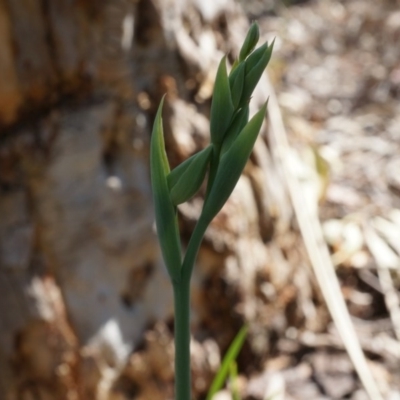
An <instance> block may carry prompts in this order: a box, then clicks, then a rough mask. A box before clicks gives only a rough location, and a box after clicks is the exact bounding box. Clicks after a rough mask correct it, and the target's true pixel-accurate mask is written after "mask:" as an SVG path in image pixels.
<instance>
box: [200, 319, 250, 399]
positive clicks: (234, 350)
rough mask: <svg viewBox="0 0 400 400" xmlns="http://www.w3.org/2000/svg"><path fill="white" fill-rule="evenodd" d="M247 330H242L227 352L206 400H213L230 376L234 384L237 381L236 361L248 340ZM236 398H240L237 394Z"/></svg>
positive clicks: (245, 328)
mask: <svg viewBox="0 0 400 400" xmlns="http://www.w3.org/2000/svg"><path fill="white" fill-rule="evenodd" d="M247 330H248V329H247V326H244V327H243V328H242V329H240V331H239V332H238V334H237V335H236V337H235V339H234V340H233V342H232V343H231V345H230V346H229V349H228V351H227V352H226V354H225V357H224V359H223V360H222V363H221V366H220V368H219V370H218V372H217V375H215V378H214V380H213V382H212V384H211V387H210V390H209V391H208V394H207V398H206V400H212V398H213V396H214V394H215V393H217V392H218V391H219V390H220V389H222V387H223V386H224V383H225V380H226V378H227V376H228V374H230V376H231V382H232V383H233V382H235V381H236V376H237V370H236V363H235V360H236V358H237V356H238V355H239V352H240V350H241V348H242V346H243V343H244V341H245V339H246V336H247ZM233 392H235V388H233ZM236 397H238V394H237V393H236Z"/></svg>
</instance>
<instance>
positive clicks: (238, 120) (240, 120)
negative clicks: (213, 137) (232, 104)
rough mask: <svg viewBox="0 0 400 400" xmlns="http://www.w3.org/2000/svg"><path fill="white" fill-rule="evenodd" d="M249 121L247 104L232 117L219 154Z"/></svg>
mask: <svg viewBox="0 0 400 400" xmlns="http://www.w3.org/2000/svg"><path fill="white" fill-rule="evenodd" d="M248 122H249V106H248V105H247V106H244V107H243V108H241V109H240V110H239V111H238V112H237V113H236V115H235V117H234V118H233V121H232V124H231V126H230V127H229V129H228V132H227V133H226V135H225V138H224V142H223V143H222V149H221V154H222V155H223V154H224V153H225V152H226V151H227V150H228V149H229V148H230V147H231V145H232V143H233V142H234V141H235V139H236V138H237V136H238V135H239V133H240V132H241V131H242V129H243V128H244V127H245V126H246V124H247V123H248Z"/></svg>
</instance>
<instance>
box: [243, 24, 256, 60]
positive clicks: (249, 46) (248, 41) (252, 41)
mask: <svg viewBox="0 0 400 400" xmlns="http://www.w3.org/2000/svg"><path fill="white" fill-rule="evenodd" d="M259 39H260V29H259V27H258V24H257V22H253V23H252V24H251V26H250V28H249V30H248V32H247V35H246V38H245V40H244V42H243V45H242V48H241V49H240V54H239V61H243V60H244V59H245V58H246V57H247V56H248V55H249V54H250V53H251V52H252V51H253V50H254V48H255V47H256V45H257V42H258V40H259Z"/></svg>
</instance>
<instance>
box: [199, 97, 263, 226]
mask: <svg viewBox="0 0 400 400" xmlns="http://www.w3.org/2000/svg"><path fill="white" fill-rule="evenodd" d="M266 108H267V103H265V105H264V106H263V107H262V108H261V110H260V111H259V112H258V113H257V114H256V115H255V116H254V117H253V118H252V119H251V120H250V121H249V122H248V124H247V125H246V126H245V127H244V128H243V129H242V131H241V132H240V133H239V135H238V137H237V138H236V140H235V141H234V142H233V144H232V145H231V147H230V148H229V149H228V150H227V151H226V152H225V154H224V155H223V156H222V157H221V159H220V164H219V166H218V170H217V174H216V176H215V180H214V183H213V186H212V188H211V190H210V193H209V195H208V196H207V198H206V201H205V204H204V207H203V213H202V218H203V221H205V222H208V223H209V222H211V221H212V219H213V218H214V217H215V216H216V215H217V214H218V212H219V211H220V210H221V208H222V207H223V205H224V204H225V202H226V201H227V200H228V197H229V196H230V195H231V193H232V191H233V189H234V188H235V186H236V183H237V181H238V180H239V178H240V175H241V173H242V171H243V169H244V167H245V165H246V162H247V160H248V159H249V157H250V154H251V152H252V150H253V147H254V144H255V142H256V139H257V137H258V133H259V131H260V128H261V125H262V123H263V121H264V117H265V111H266Z"/></svg>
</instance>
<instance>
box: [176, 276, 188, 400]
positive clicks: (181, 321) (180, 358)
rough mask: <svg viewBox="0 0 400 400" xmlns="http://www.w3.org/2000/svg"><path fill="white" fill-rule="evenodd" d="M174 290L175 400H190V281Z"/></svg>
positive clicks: (180, 284)
mask: <svg viewBox="0 0 400 400" xmlns="http://www.w3.org/2000/svg"><path fill="white" fill-rule="evenodd" d="M173 288H174V307H175V329H174V330H175V400H190V399H191V384H190V281H180V282H179V283H175V284H174V286H173Z"/></svg>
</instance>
